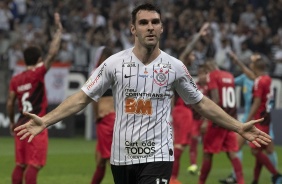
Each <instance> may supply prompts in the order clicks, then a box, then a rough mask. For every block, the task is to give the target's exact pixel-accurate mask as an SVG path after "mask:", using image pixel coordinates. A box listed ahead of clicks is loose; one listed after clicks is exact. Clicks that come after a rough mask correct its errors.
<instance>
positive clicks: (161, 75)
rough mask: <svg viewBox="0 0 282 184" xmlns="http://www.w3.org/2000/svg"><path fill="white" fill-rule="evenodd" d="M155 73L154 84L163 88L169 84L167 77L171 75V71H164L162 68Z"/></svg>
mask: <svg viewBox="0 0 282 184" xmlns="http://www.w3.org/2000/svg"><path fill="white" fill-rule="evenodd" d="M154 73H155V74H156V75H155V76H154V82H155V83H156V84H157V85H159V86H163V85H165V84H166V83H167V75H168V73H169V69H167V70H164V69H163V68H160V69H159V70H154Z"/></svg>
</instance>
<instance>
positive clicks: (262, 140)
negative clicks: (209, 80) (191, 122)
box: [192, 96, 271, 147]
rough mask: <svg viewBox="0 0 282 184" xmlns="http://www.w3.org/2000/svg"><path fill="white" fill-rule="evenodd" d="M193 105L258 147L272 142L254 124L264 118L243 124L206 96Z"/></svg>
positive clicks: (207, 116) (203, 113)
mask: <svg viewBox="0 0 282 184" xmlns="http://www.w3.org/2000/svg"><path fill="white" fill-rule="evenodd" d="M192 107H193V108H194V109H195V110H196V111H197V112H199V113H200V114H201V115H202V116H204V117H206V118H207V119H210V120H211V121H213V122H214V123H216V124H218V125H219V126H221V127H224V128H226V129H228V130H232V131H234V132H237V133H238V134H240V135H241V136H242V137H244V138H245V139H247V140H248V141H250V142H252V143H253V144H255V145H256V146H258V147H260V145H261V144H265V145H267V144H268V143H269V142H271V138H270V136H269V135H267V134H266V133H264V132H262V131H261V130H259V129H257V128H256V127H255V126H254V124H256V123H259V122H261V121H262V120H263V119H258V120H252V121H249V122H247V123H246V124H243V123H241V122H239V121H238V120H236V119H234V118H233V117H231V116H230V115H229V114H227V113H226V112H225V111H224V110H223V109H221V108H220V107H219V106H218V105H216V104H215V103H214V102H213V101H212V100H210V99H208V98H207V97H205V96H204V97H203V99H202V100H201V101H200V102H198V103H197V104H193V105H192Z"/></svg>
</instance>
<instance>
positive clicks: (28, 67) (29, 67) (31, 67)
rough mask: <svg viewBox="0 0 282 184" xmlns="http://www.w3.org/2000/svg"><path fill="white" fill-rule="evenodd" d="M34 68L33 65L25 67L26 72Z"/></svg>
mask: <svg viewBox="0 0 282 184" xmlns="http://www.w3.org/2000/svg"><path fill="white" fill-rule="evenodd" d="M34 67H35V65H29V66H26V70H32V69H33V68H34Z"/></svg>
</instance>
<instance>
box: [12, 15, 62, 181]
mask: <svg viewBox="0 0 282 184" xmlns="http://www.w3.org/2000/svg"><path fill="white" fill-rule="evenodd" d="M55 24H56V26H57V31H56V33H55V35H54V38H53V40H52V42H51V45H50V49H49V52H48V54H47V57H46V58H45V59H44V60H42V55H41V50H40V49H39V48H38V47H35V46H30V47H28V48H26V49H25V50H24V61H25V64H26V70H25V71H24V72H22V73H20V74H18V75H16V76H14V77H13V78H12V79H11V81H10V90H9V97H8V101H7V112H8V115H9V119H10V130H11V133H12V135H13V129H14V128H15V127H17V126H20V125H22V124H24V123H26V122H27V121H28V117H26V116H24V115H23V112H30V113H35V114H38V116H40V117H41V116H44V115H45V114H46V110H47V97H46V91H45V84H44V76H45V74H46V73H47V71H48V69H49V68H50V66H51V63H52V61H54V57H55V56H56V54H57V52H58V50H59V46H60V41H61V34H62V25H61V22H60V16H59V14H57V13H56V14H55ZM42 61H43V62H42ZM16 100H17V101H18V109H19V111H20V113H21V115H20V117H19V119H18V122H17V123H16V124H15V117H14V116H15V113H14V105H15V102H16ZM47 146H48V132H47V129H44V130H43V131H42V132H41V133H39V134H38V136H37V137H36V138H34V141H33V142H31V143H28V141H26V140H25V141H20V139H19V137H18V136H15V155H16V166H15V168H14V170H13V174H12V183H13V184H20V183H23V180H24V181H25V183H26V184H34V183H36V180H37V173H38V171H39V170H40V169H41V168H42V167H43V166H44V165H45V163H46V156H47Z"/></svg>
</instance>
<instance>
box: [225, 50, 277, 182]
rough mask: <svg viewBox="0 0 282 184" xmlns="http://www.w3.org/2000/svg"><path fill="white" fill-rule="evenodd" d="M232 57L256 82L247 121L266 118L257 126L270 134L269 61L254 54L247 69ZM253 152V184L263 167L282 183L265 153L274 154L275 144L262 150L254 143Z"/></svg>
mask: <svg viewBox="0 0 282 184" xmlns="http://www.w3.org/2000/svg"><path fill="white" fill-rule="evenodd" d="M230 56H231V58H232V59H233V61H234V62H235V63H236V64H237V65H239V67H240V68H241V69H242V70H243V72H244V73H245V74H246V75H248V77H249V78H250V79H252V80H254V85H253V89H252V91H253V95H252V101H253V102H252V105H251V108H250V110H249V114H248V116H247V119H246V121H249V120H251V119H256V118H261V117H263V118H264V121H262V122H261V123H260V124H257V125H256V127H257V128H259V129H260V130H262V131H264V132H267V133H269V132H270V122H271V117H270V111H271V109H272V106H273V104H271V101H272V100H273V94H272V90H271V78H270V77H269V76H268V75H267V73H266V68H267V61H266V59H265V58H264V57H262V56H261V55H259V54H254V55H252V57H251V61H252V62H251V64H250V69H249V68H248V67H246V66H245V65H244V64H243V63H242V62H241V61H239V60H238V58H237V56H236V55H235V54H234V53H233V52H230ZM249 145H250V147H251V150H252V154H253V155H254V157H255V159H256V162H255V168H254V179H253V184H257V183H258V180H259V176H260V172H261V169H262V166H265V167H266V168H267V170H268V171H269V172H270V173H271V174H272V182H273V183H274V184H276V183H282V176H281V175H280V174H279V173H278V171H277V169H276V168H275V166H274V164H273V163H271V160H270V159H269V157H267V156H266V155H265V154H264V153H263V151H264V150H265V151H268V153H270V154H271V153H273V152H274V145H273V143H272V144H270V145H268V146H263V147H261V148H257V147H256V146H254V145H253V144H252V143H250V144H249Z"/></svg>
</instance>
